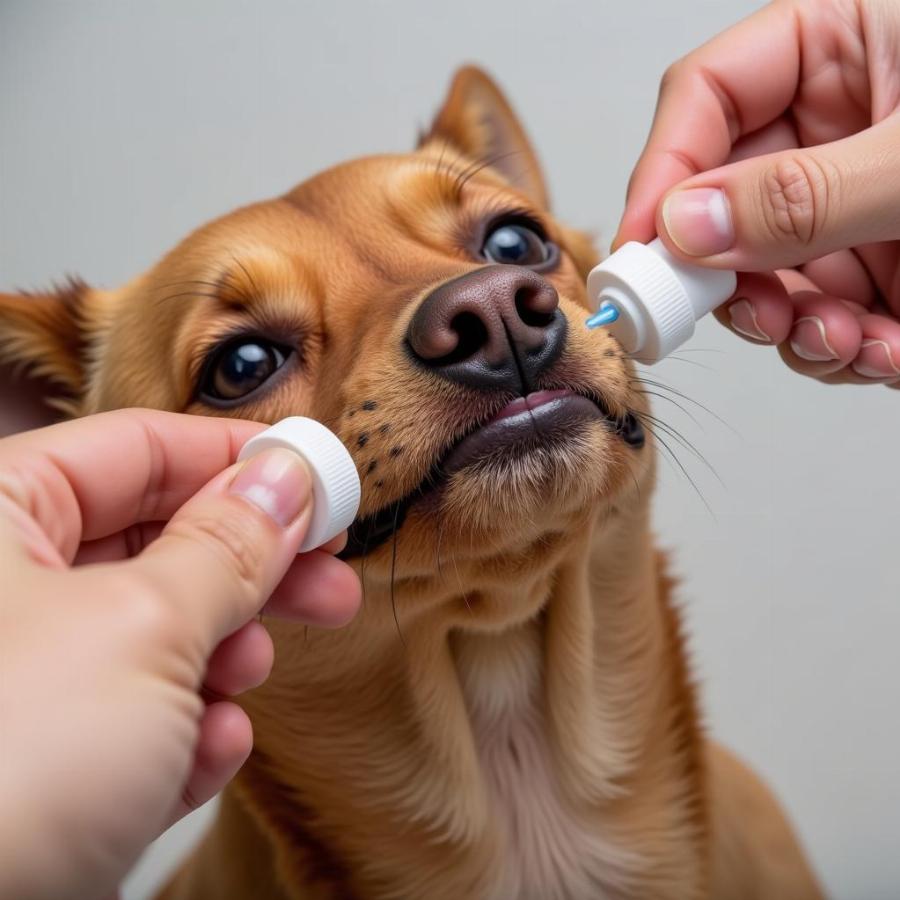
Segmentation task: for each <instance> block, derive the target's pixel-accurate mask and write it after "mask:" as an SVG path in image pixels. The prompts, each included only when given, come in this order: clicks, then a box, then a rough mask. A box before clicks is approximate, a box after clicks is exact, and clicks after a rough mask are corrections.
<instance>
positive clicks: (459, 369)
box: [0, 69, 650, 575]
mask: <svg viewBox="0 0 900 900" xmlns="http://www.w3.org/2000/svg"><path fill="white" fill-rule="evenodd" d="M593 262H594V258H593V252H592V251H591V250H590V248H589V244H588V242H587V240H586V239H585V238H584V237H583V236H582V235H580V234H578V233H576V232H572V231H570V230H568V229H566V228H564V227H563V226H561V225H560V224H559V223H558V222H556V221H555V220H554V218H553V217H552V216H551V215H550V213H549V212H548V209H547V202H546V196H545V191H544V187H543V184H542V182H541V178H540V175H539V172H538V168H537V162H536V160H535V158H534V155H533V153H532V151H531V149H530V147H529V146H528V143H527V141H526V139H525V137H524V134H523V132H522V130H521V128H520V126H519V125H518V123H517V122H516V120H515V118H514V116H513V114H512V112H511V111H510V109H509V107H508V106H507V104H506V103H505V101H504V100H503V98H502V97H501V96H500V94H499V93H498V91H497V89H496V88H495V87H494V86H493V84H492V83H491V82H490V81H489V80H488V79H487V78H486V77H485V76H484V75H482V74H481V73H479V72H477V71H475V70H472V69H468V70H463V71H462V72H461V73H460V74H459V75H458V76H457V78H456V80H455V82H454V84H453V87H452V88H451V92H450V95H449V97H448V99H447V101H446V103H445V105H444V107H443V109H442V111H441V113H440V114H439V116H438V118H437V119H436V121H435V124H434V126H433V128H432V130H431V132H430V133H429V134H428V135H427V136H425V137H424V138H423V140H422V143H421V145H420V147H419V149H418V150H416V151H415V152H413V153H410V154H408V155H396V156H382V157H374V158H368V159H362V160H358V161H354V162H350V163H347V164H344V165H341V166H338V167H336V168H334V169H331V170H329V171H327V172H325V173H323V174H321V175H319V176H317V177H315V178H313V179H311V180H309V181H307V182H305V183H304V184H301V185H300V186H299V187H297V188H296V189H294V190H293V191H291V192H290V193H288V194H287V195H285V196H284V197H281V198H279V199H276V200H272V201H268V202H264V203H260V204H257V205H254V206H251V207H248V208H245V209H241V210H239V211H237V212H235V213H233V214H231V215H229V216H226V217H225V218H223V219H220V220H218V221H215V222H213V223H211V224H210V225H207V226H206V227H204V228H201V229H200V230H198V231H197V232H195V233H194V234H192V235H191V236H190V237H188V238H187V239H186V240H185V241H184V242H183V243H182V244H180V245H179V246H178V247H176V248H175V249H174V250H173V251H172V252H171V253H169V254H168V255H167V256H166V257H165V258H164V259H163V260H162V261H161V262H160V263H159V264H158V265H157V266H156V267H155V268H154V269H152V270H151V271H150V272H149V273H147V274H146V275H144V276H142V277H140V278H138V279H137V280H135V281H133V282H132V283H130V284H128V285H126V286H125V287H124V288H122V289H120V290H118V291H112V292H104V291H95V290H89V289H87V288H85V287H83V286H77V285H76V286H73V287H72V288H71V289H70V290H68V291H63V292H60V293H59V294H55V295H46V296H36V297H31V298H21V297H12V296H7V297H4V298H3V299H2V300H0V345H2V346H3V347H4V348H5V350H6V353H7V355H9V356H12V357H14V358H15V359H17V360H25V361H29V362H32V363H36V368H37V369H38V370H39V371H40V372H42V373H44V374H47V375H50V376H51V377H53V378H55V379H56V380H57V381H59V382H60V383H62V384H63V385H64V386H65V387H66V388H67V389H68V392H69V394H70V395H71V396H72V397H74V400H72V401H71V407H72V409H73V410H74V411H76V412H77V413H87V412H94V411H97V410H101V409H108V408H113V407H121V406H152V407H157V408H163V409H169V410H176V411H184V412H189V413H194V414H198V415H227V416H235V417H241V418H249V419H257V420H261V421H266V422H274V421H276V420H278V419H281V418H283V417H285V416H288V415H308V416H312V417H314V418H316V419H320V420H321V421H323V422H325V423H326V424H327V425H328V426H329V427H331V428H332V429H333V430H334V431H335V432H336V433H337V434H338V435H339V436H340V437H341V439H342V440H343V441H344V443H345V444H346V445H347V447H348V448H349V449H350V452H351V453H352V454H353V457H354V459H355V461H356V464H357V467H358V469H359V472H360V476H361V479H362V484H363V493H362V506H361V509H360V518H359V520H358V522H357V523H356V525H355V526H354V528H353V529H352V530H351V538H350V542H349V545H348V548H347V550H346V551H345V555H346V556H347V557H349V558H363V557H365V559H366V563H365V564H366V566H367V567H368V568H369V571H370V574H371V573H372V572H377V571H378V570H382V571H384V570H386V569H387V568H388V567H389V566H390V565H391V562H392V557H393V556H394V554H395V553H396V547H394V546H393V542H392V541H391V540H389V539H390V538H392V537H393V536H394V535H395V534H396V536H397V540H399V541H400V542H401V544H402V551H403V567H404V572H405V573H406V574H407V575H409V574H411V573H412V574H415V572H417V571H420V572H421V573H423V575H424V574H425V573H427V572H430V571H432V570H433V569H434V568H435V565H436V564H437V565H439V564H440V563H439V557H441V556H444V557H445V558H448V557H450V556H452V557H453V558H454V559H455V560H456V561H459V560H461V559H469V560H478V559H482V560H488V559H489V558H492V556H495V555H496V554H497V553H498V552H500V553H504V552H505V553H507V554H509V553H510V552H513V551H515V552H517V553H523V554H524V553H525V551H526V549H527V548H529V547H531V548H533V547H537V546H540V545H541V543H542V542H544V543H547V542H548V541H550V540H551V539H552V537H553V535H554V534H558V533H561V532H564V531H565V530H566V529H567V528H571V527H574V526H576V525H577V524H578V523H581V524H584V523H585V522H586V521H587V519H586V518H585V517H586V515H588V514H593V512H595V511H596V510H598V509H599V510H600V511H606V512H612V511H613V510H615V509H616V508H619V507H621V506H622V505H623V504H624V503H626V502H627V503H633V504H636V503H638V502H639V501H638V495H639V494H640V493H641V492H640V486H641V485H642V484H643V483H644V482H645V481H646V480H647V478H648V477H649V470H650V462H649V457H648V451H647V450H646V449H643V441H644V437H643V430H642V428H641V425H640V419H641V418H642V414H643V412H644V404H643V402H642V395H641V393H640V392H639V391H638V390H636V389H635V387H634V382H633V372H632V369H631V367H630V363H628V362H627V360H625V359H623V356H622V353H621V350H620V348H619V346H618V345H617V344H616V343H615V341H614V340H613V339H612V338H610V337H609V336H608V335H606V334H604V333H603V332H602V331H600V332H589V331H588V330H587V329H586V328H585V327H584V325H583V321H584V319H585V315H586V312H587V309H588V307H587V298H586V294H585V290H584V277H585V274H586V271H587V269H588V268H589V267H590V265H592V264H593ZM645 493H646V492H645ZM641 502H643V501H641Z"/></svg>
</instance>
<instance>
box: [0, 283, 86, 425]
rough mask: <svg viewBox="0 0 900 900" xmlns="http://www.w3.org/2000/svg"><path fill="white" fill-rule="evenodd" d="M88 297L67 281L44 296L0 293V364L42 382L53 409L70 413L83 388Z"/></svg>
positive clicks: (83, 287)
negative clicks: (50, 392)
mask: <svg viewBox="0 0 900 900" xmlns="http://www.w3.org/2000/svg"><path fill="white" fill-rule="evenodd" d="M90 293H91V291H90V288H88V286H87V285H86V284H84V282H82V281H78V280H77V279H69V280H68V281H67V282H66V283H65V284H64V285H63V286H61V287H59V288H56V289H54V290H51V291H48V292H46V293H21V294H0V363H4V364H8V365H10V366H11V367H12V368H13V369H14V370H19V371H21V372H23V373H25V374H28V375H33V376H35V377H36V378H40V379H42V380H44V381H46V382H47V383H48V384H49V385H50V386H51V387H52V389H53V391H54V392H55V393H56V394H57V396H54V397H50V398H48V399H50V400H51V402H53V403H54V405H57V406H60V407H62V408H65V409H68V410H70V411H74V409H75V407H76V406H77V401H78V398H79V397H80V396H81V394H82V391H83V388H84V370H85V364H86V362H87V360H86V355H87V346H86V340H85V328H84V321H83V313H84V304H85V302H86V298H87V297H88V295H89V294H90Z"/></svg>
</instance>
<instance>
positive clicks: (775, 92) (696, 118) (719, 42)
mask: <svg viewBox="0 0 900 900" xmlns="http://www.w3.org/2000/svg"><path fill="white" fill-rule="evenodd" d="M799 78H800V35H799V33H798V30H797V20H796V17H795V14H794V11H793V9H792V7H791V5H790V4H787V3H775V4H772V5H770V6H766V7H765V8H764V9H762V10H760V11H759V12H757V13H754V14H753V15H751V16H749V17H748V18H746V19H744V20H743V21H742V22H739V23H738V24H737V25H735V26H734V27H733V28H729V29H728V30H727V31H724V32H722V34H720V35H718V36H717V37H715V38H713V39H712V40H711V41H708V42H707V43H706V44H704V45H703V46H702V47H700V48H698V49H697V50H695V51H694V52H693V53H690V54H689V55H688V56H686V57H685V58H684V59H682V60H680V61H679V62H677V63H675V64H674V65H673V66H672V67H671V68H670V69H669V70H668V71H667V72H666V74H665V75H664V76H663V80H662V84H661V85H660V92H659V99H658V101H657V106H656V113H655V114H654V117H653V125H652V126H651V129H650V136H649V138H648V139H647V144H646V146H645V147H644V151H643V152H642V153H641V156H640V158H639V159H638V162H637V165H636V166H635V169H634V172H633V173H632V176H631V180H630V182H629V185H628V194H627V197H626V204H625V214H624V215H623V217H622V221H621V223H620V225H619V231H618V234H617V235H616V238H615V240H614V241H613V248H615V247H617V246H619V245H620V244H623V243H624V242H625V241H641V242H644V243H646V242H647V241H649V240H652V239H653V238H654V237H655V234H656V229H655V226H654V221H655V217H656V207H657V206H658V205H659V201H660V199H661V198H662V196H663V194H665V193H666V191H668V190H669V188H671V187H673V186H674V185H676V184H678V182H679V181H683V180H684V179H685V178H689V177H691V176H692V175H697V174H699V173H700V172H705V171H707V170H708V169H712V168H715V167H716V166H720V165H723V164H724V163H725V162H726V161H727V160H728V156H729V154H730V152H731V148H732V146H733V145H734V143H735V142H736V141H737V140H738V138H740V137H742V136H743V135H746V134H750V133H751V132H753V131H756V130H757V129H758V128H762V127H763V126H764V125H767V124H768V123H769V122H771V121H772V120H774V119H776V118H778V117H779V116H780V115H781V114H782V113H783V112H784V111H785V110H786V109H787V108H788V107H789V106H790V104H791V101H792V100H793V98H794V94H795V93H796V90H797V85H798V82H799Z"/></svg>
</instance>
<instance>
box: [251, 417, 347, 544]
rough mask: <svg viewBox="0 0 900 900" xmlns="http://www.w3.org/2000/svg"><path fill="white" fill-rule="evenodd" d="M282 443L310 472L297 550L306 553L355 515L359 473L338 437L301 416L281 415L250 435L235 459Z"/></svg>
mask: <svg viewBox="0 0 900 900" xmlns="http://www.w3.org/2000/svg"><path fill="white" fill-rule="evenodd" d="M273 447H281V448H282V449H284V450H291V451H293V452H294V453H296V454H297V455H298V456H302V457H303V459H304V460H305V461H306V464H307V465H308V466H309V471H310V474H311V475H312V490H313V511H312V517H311V518H310V522H309V528H308V530H307V532H306V537H305V538H304V539H303V543H302V544H301V545H300V549H299V550H298V551H297V552H298V553H307V552H309V551H310V550H315V549H316V547H321V546H322V544H327V543H328V542H329V541H330V540H331V539H332V538H335V537H337V536H338V535H339V534H340V533H341V532H342V531H343V530H344V529H345V528H349V527H350V524H351V523H352V522H353V520H354V519H355V518H356V511H357V510H358V509H359V498H360V493H361V491H360V483H359V473H358V472H357V471H356V466H355V465H354V463H353V457H352V456H350V453H349V452H348V451H347V448H346V447H345V446H344V445H343V443H342V442H341V440H340V438H338V436H337V435H336V434H334V433H333V432H331V431H329V430H328V429H327V428H326V427H325V426H324V425H323V424H322V423H321V422H317V421H316V420H315V419H307V418H304V417H303V416H291V417H290V418H288V419H282V420H281V421H280V422H277V423H276V424H275V425H273V426H272V427H271V428H267V429H266V430H265V431H261V432H260V433H259V434H257V435H256V436H255V437H252V438H250V440H249V441H247V443H246V444H244V446H243V447H242V448H241V452H240V454H239V455H238V461H241V460H244V459H249V458H250V457H251V456H255V455H256V454H257V453H261V452H262V451H263V450H270V449H271V448H273Z"/></svg>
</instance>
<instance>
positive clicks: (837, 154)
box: [656, 117, 900, 272]
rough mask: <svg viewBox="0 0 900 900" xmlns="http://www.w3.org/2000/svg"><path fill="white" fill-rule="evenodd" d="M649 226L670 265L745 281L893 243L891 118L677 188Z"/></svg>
mask: <svg viewBox="0 0 900 900" xmlns="http://www.w3.org/2000/svg"><path fill="white" fill-rule="evenodd" d="M656 225H657V230H658V234H659V236H660V237H661V238H662V240H663V243H665V244H666V245H667V246H668V247H669V249H670V250H672V251H673V252H674V253H676V254H677V255H678V256H681V257H682V258H688V259H691V260H693V261H695V262H698V261H701V260H702V261H703V262H704V263H708V264H709V265H712V266H715V267H716V268H719V267H721V268H729V269H736V270H739V271H745V272H747V271H764V270H771V269H777V268H788V267H791V266H797V265H800V264H801V263H804V262H808V261H809V260H812V259H817V258H818V257H821V256H825V255H827V254H828V253H831V252H833V251H835V250H840V249H843V248H846V247H852V246H857V245H859V244H866V243H870V242H874V241H884V240H892V239H895V238H900V118H898V117H893V118H891V119H885V120H884V121H882V122H880V123H879V124H878V125H875V126H873V127H872V128H868V129H866V130H865V131H862V132H860V133H858V134H855V135H853V136H851V137H848V138H844V139H842V140H839V141H834V142H833V143H830V144H821V145H819V146H816V147H807V148H797V149H794V150H786V151H783V152H781V153H770V154H767V155H765V156H757V157H753V158H751V159H746V160H743V161H741V162H737V163H734V164H732V165H729V166H723V167H721V168H718V169H713V170H711V171H709V172H704V173H703V174H702V175H698V176H696V177H695V178H691V179H688V180H687V181H683V182H681V184H679V185H678V186H677V187H676V188H673V189H672V190H671V191H670V192H669V193H668V194H667V195H666V197H665V199H664V200H663V203H662V205H661V206H660V209H659V212H658V213H657V222H656Z"/></svg>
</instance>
